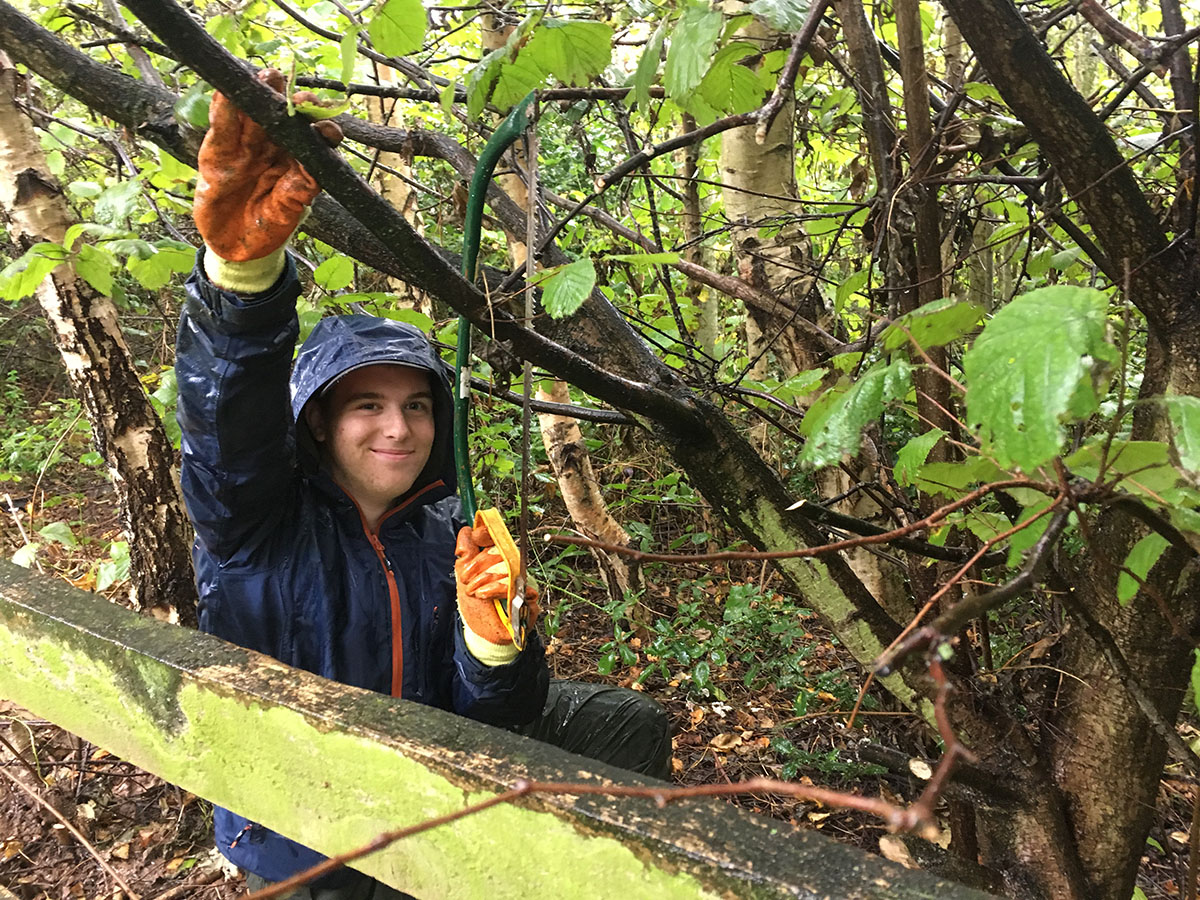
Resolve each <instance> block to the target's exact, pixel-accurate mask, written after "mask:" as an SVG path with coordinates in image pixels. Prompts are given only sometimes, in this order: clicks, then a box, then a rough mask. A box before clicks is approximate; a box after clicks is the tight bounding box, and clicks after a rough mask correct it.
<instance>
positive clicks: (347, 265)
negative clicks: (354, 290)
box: [313, 256, 354, 291]
mask: <svg viewBox="0 0 1200 900" xmlns="http://www.w3.org/2000/svg"><path fill="white" fill-rule="evenodd" d="M313 281H315V282H316V283H317V284H319V285H320V286H321V287H323V288H325V290H327V291H340V290H341V289H342V288H344V287H346V286H347V285H349V284H350V282H352V281H354V260H352V259H351V258H350V257H348V256H331V257H329V259H327V260H325V262H323V263H321V264H320V265H319V266H317V269H316V271H315V272H313Z"/></svg>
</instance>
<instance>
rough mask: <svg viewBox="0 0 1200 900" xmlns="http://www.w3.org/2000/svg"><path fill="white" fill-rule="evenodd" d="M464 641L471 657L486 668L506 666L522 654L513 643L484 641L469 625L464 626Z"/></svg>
mask: <svg viewBox="0 0 1200 900" xmlns="http://www.w3.org/2000/svg"><path fill="white" fill-rule="evenodd" d="M463 639H464V640H465V641H466V643H467V649H468V650H470V651H471V655H472V656H473V657H475V658H476V659H477V660H479V661H480V662H481V663H483V664H484V665H485V666H504V665H508V663H510V662H512V661H513V660H514V659H516V658H517V654H518V653H519V652H520V651H518V650H517V648H516V645H515V644H513V643H511V642H510V643H507V644H493V643H492V642H491V641H488V640H484V639H483V638H481V637H480V636H479V635H477V634H476V633H475V632H473V631H472V630H471V629H470V627H469V626H468V625H466V624H465V623H464V624H463Z"/></svg>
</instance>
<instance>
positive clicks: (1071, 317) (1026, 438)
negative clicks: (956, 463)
mask: <svg viewBox="0 0 1200 900" xmlns="http://www.w3.org/2000/svg"><path fill="white" fill-rule="evenodd" d="M1107 306H1108V301H1107V299H1106V298H1105V296H1104V294H1102V293H1100V291H1097V290H1093V289H1091V288H1082V287H1067V286H1056V287H1047V288H1041V289H1039V290H1035V291H1031V292H1030V293H1028V294H1024V295H1023V296H1020V297H1017V298H1016V299H1015V300H1013V301H1012V302H1011V303H1009V304H1008V305H1007V306H1005V307H1004V308H1002V309H1001V310H1000V311H999V312H997V313H996V315H995V316H994V317H993V318H992V320H991V321H990V322H989V323H988V324H987V326H986V327H985V328H984V329H983V333H982V334H980V336H979V337H978V338H977V339H976V341H975V344H974V346H972V347H971V349H970V350H968V351H967V353H966V354H965V355H964V356H963V369H964V371H965V373H966V376H967V385H968V390H967V418H968V425H969V426H970V427H971V429H972V430H973V431H975V432H977V433H978V435H979V437H980V439H981V440H982V441H983V443H984V445H985V447H987V448H989V449H990V451H991V452H992V453H993V454H994V455H995V457H996V459H997V460H998V461H999V462H1000V464H1001V465H1002V466H1008V465H1014V464H1015V465H1017V466H1019V467H1020V468H1021V469H1023V470H1024V471H1026V472H1032V471H1033V470H1034V469H1036V468H1037V467H1038V466H1040V465H1042V464H1043V463H1045V462H1047V461H1048V460H1049V459H1051V458H1052V457H1053V456H1054V455H1055V454H1056V453H1058V450H1059V446H1060V445H1061V443H1062V421H1063V419H1064V418H1067V415H1068V412H1071V413H1073V414H1074V415H1075V416H1077V417H1078V416H1079V415H1081V413H1082V412H1083V410H1084V409H1085V408H1087V405H1086V404H1084V403H1081V402H1079V400H1078V399H1077V397H1078V394H1077V391H1078V390H1079V388H1080V385H1081V383H1083V382H1085V380H1088V379H1090V377H1091V375H1092V374H1093V370H1094V369H1095V368H1096V367H1097V365H1098V363H1099V362H1101V361H1103V362H1106V363H1107V362H1112V361H1113V360H1115V358H1116V351H1115V350H1114V349H1113V347H1112V346H1110V345H1109V344H1108V343H1106V341H1105V326H1106V322H1105V311H1106V309H1107ZM1088 390H1089V393H1090V394H1091V398H1090V399H1091V401H1092V402H1091V404H1090V405H1091V407H1092V408H1095V406H1096V405H1097V401H1096V398H1095V396H1094V392H1093V391H1091V390H1090V387H1089V389H1088Z"/></svg>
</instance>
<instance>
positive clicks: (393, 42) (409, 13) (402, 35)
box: [367, 0, 425, 56]
mask: <svg viewBox="0 0 1200 900" xmlns="http://www.w3.org/2000/svg"><path fill="white" fill-rule="evenodd" d="M367 36H368V37H370V39H371V44H372V45H373V46H374V47H375V49H376V50H378V51H379V52H380V53H382V54H384V55H385V56H404V55H405V54H408V53H416V52H417V51H418V50H420V49H421V46H422V45H423V44H424V43H425V7H424V6H423V5H422V4H421V0H384V3H383V5H382V6H380V7H379V9H378V10H377V11H376V13H375V15H374V16H372V17H371V21H370V22H369V23H368V25H367Z"/></svg>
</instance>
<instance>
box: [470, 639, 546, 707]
mask: <svg viewBox="0 0 1200 900" xmlns="http://www.w3.org/2000/svg"><path fill="white" fill-rule="evenodd" d="M530 638H531V639H530V640H529V642H528V643H527V644H526V645H525V649H524V650H522V651H521V652H520V653H519V654H518V655H517V658H516V659H514V660H513V661H512V662H510V663H508V664H507V665H503V666H485V665H484V664H483V663H481V662H480V661H479V660H477V659H476V658H475V657H474V656H472V655H471V652H470V651H469V650H468V649H467V645H466V642H465V641H464V640H463V635H462V625H461V624H459V625H458V627H456V628H455V629H454V673H455V684H454V711H455V712H456V713H458V714H459V715H460V716H466V717H467V718H469V719H475V720H476V721H478V722H486V723H487V724H488V725H499V726H502V727H515V726H517V725H525V724H528V723H529V722H532V721H533V720H534V719H536V718H537V717H538V715H539V714H541V712H542V707H543V706H545V704H546V693H547V691H548V690H549V686H550V673H549V671H548V669H547V667H546V650H545V647H544V646H543V644H542V639H541V637H540V636H539V635H538V634H536V633H535V634H533V635H531V636H530Z"/></svg>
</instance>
